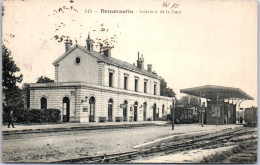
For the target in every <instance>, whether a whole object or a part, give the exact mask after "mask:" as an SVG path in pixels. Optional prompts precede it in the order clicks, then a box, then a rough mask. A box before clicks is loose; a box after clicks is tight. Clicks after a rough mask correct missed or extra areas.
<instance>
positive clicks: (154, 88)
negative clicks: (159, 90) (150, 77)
mask: <svg viewBox="0 0 260 165" xmlns="http://www.w3.org/2000/svg"><path fill="white" fill-rule="evenodd" d="M156 86H157V84H154V88H153V89H154V95H156Z"/></svg>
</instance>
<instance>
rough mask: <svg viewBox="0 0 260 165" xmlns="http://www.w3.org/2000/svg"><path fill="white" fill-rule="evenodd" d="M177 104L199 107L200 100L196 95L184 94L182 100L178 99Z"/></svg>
mask: <svg viewBox="0 0 260 165" xmlns="http://www.w3.org/2000/svg"><path fill="white" fill-rule="evenodd" d="M177 104H178V105H182V106H183V107H199V106H200V101H199V99H198V98H197V97H195V96H183V97H182V98H181V99H180V100H177Z"/></svg>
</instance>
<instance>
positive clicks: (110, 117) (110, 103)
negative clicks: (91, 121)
mask: <svg viewBox="0 0 260 165" xmlns="http://www.w3.org/2000/svg"><path fill="white" fill-rule="evenodd" d="M108 121H109V122H112V121H113V100H112V99H109V100H108Z"/></svg>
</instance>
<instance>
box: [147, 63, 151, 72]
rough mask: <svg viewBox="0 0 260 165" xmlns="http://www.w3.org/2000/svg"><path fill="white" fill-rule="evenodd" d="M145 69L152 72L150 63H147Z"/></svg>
mask: <svg viewBox="0 0 260 165" xmlns="http://www.w3.org/2000/svg"><path fill="white" fill-rule="evenodd" d="M147 70H148V72H150V73H152V64H147Z"/></svg>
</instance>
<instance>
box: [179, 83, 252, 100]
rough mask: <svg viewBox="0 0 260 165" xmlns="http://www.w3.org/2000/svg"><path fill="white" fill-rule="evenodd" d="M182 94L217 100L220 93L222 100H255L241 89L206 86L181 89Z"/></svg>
mask: <svg viewBox="0 0 260 165" xmlns="http://www.w3.org/2000/svg"><path fill="white" fill-rule="evenodd" d="M180 92H181V93H186V94H189V95H193V96H197V97H199V96H201V97H204V98H207V99H212V100H213V99H216V97H217V94H216V93H217V92H219V97H220V98H226V99H228V98H239V99H244V100H254V98H253V97H251V96H249V95H248V94H247V93H245V92H244V91H242V90H241V89H239V88H231V87H224V86H216V85H204V86H199V87H194V88H186V89H181V90H180Z"/></svg>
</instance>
